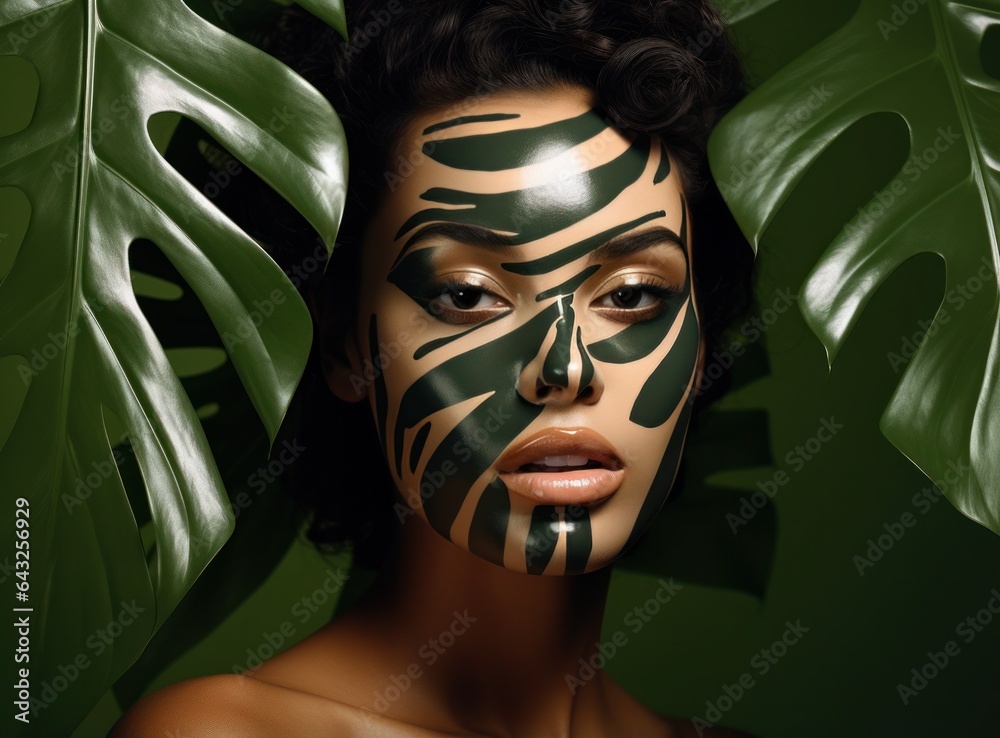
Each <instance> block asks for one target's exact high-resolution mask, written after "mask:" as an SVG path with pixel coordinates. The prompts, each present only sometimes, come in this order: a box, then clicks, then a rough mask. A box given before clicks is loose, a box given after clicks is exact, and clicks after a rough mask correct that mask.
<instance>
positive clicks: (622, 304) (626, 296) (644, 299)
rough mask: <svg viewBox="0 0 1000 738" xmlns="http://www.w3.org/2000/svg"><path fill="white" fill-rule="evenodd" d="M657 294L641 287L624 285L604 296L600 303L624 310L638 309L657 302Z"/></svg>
mask: <svg viewBox="0 0 1000 738" xmlns="http://www.w3.org/2000/svg"><path fill="white" fill-rule="evenodd" d="M659 299H660V297H659V296H657V295H654V294H652V293H650V291H649V290H647V289H643V288H641V287H633V286H630V285H626V286H624V287H619V288H618V289H616V290H614V291H613V292H609V293H608V294H607V295H605V296H604V299H603V300H602V305H604V306H606V307H615V308H620V309H625V310H638V309H640V308H646V307H650V306H652V305H655V304H657V301H658V300H659Z"/></svg>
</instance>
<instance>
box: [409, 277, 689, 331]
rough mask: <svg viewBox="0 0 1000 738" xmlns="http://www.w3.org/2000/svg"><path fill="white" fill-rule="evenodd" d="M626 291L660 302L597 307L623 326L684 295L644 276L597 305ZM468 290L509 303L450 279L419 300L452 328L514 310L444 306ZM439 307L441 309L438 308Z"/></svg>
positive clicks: (429, 289)
mask: <svg viewBox="0 0 1000 738" xmlns="http://www.w3.org/2000/svg"><path fill="white" fill-rule="evenodd" d="M624 289H634V290H639V291H640V292H643V293H646V294H649V295H651V296H652V297H654V298H655V299H656V303H654V304H653V305H649V306H646V307H643V308H620V307H610V306H599V307H598V308H597V309H598V310H599V311H600V312H601V313H602V314H603V315H604V316H605V317H607V318H608V319H610V320H615V321H617V322H620V323H639V322H642V321H646V320H652V319H653V318H657V317H659V316H660V315H662V314H663V313H664V312H665V311H666V309H667V307H668V305H669V304H670V303H671V302H672V301H674V300H676V299H677V298H679V297H680V296H681V294H682V293H681V290H680V289H678V288H677V287H673V286H667V285H665V284H663V283H662V282H661V281H659V280H656V279H655V278H653V277H647V276H641V277H640V278H639V279H637V280H636V281H634V282H630V283H626V284H620V285H618V286H616V287H614V288H613V289H611V290H608V291H607V292H605V293H603V294H602V295H600V296H599V297H598V298H597V300H595V302H597V301H599V300H603V299H605V298H608V297H610V296H611V295H613V294H614V293H615V292H618V291H619V290H624ZM464 291H474V292H478V293H479V294H480V295H484V296H488V297H493V298H495V299H497V300H501V301H503V302H506V300H504V298H502V297H500V296H499V295H497V294H496V293H494V292H491V291H490V290H489V289H487V288H486V286H485V285H482V284H477V283H475V282H468V281H461V280H458V279H446V280H441V281H439V282H434V283H431V284H429V285H427V287H426V289H425V290H423V292H422V293H421V294H420V295H417V299H418V301H419V302H420V304H421V305H422V306H423V307H424V309H425V310H426V311H427V312H429V313H430V314H431V315H433V316H434V317H435V318H437V319H438V320H440V321H442V322H444V323H448V324H450V325H468V324H474V323H481V322H483V321H484V320H487V319H488V318H491V317H494V316H495V315H499V314H501V313H503V312H504V311H505V310H506V309H507V308H509V307H510V305H509V304H508V305H507V307H506V308H498V307H494V306H491V307H488V308H469V309H461V308H456V307H450V306H448V305H441V303H440V302H439V300H440V299H441V298H443V297H445V296H446V295H456V294H458V293H460V292H464ZM435 305H438V306H439V307H437V308H435V307H434V306H435Z"/></svg>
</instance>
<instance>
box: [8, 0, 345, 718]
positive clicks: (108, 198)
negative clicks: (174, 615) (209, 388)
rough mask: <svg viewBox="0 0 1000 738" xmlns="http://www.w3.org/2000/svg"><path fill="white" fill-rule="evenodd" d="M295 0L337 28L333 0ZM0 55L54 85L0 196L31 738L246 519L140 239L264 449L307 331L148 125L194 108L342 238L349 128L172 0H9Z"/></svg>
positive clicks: (94, 679) (148, 625)
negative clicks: (213, 347)
mask: <svg viewBox="0 0 1000 738" xmlns="http://www.w3.org/2000/svg"><path fill="white" fill-rule="evenodd" d="M301 4H302V5H303V6H304V7H306V8H307V9H308V10H310V11H311V12H313V13H314V14H316V15H317V16H319V17H320V18H322V19H323V20H324V21H326V22H327V23H329V24H331V25H334V26H335V27H336V28H337V29H338V30H339V31H340V32H341V34H343V33H344V19H343V7H342V3H341V2H340V1H339V0H308V1H306V0H303V2H302V3H301ZM0 55H14V56H17V57H19V58H20V59H22V60H23V61H25V62H27V63H28V64H30V65H31V66H32V67H33V69H34V72H35V74H36V75H37V78H38V81H39V88H40V91H39V94H38V98H37V104H36V109H35V111H34V113H33V115H32V118H31V122H30V124H29V125H28V126H27V127H26V128H24V129H23V130H21V131H20V132H17V133H13V134H12V135H10V136H7V137H6V138H4V139H0V188H6V189H5V190H3V191H5V192H8V193H9V192H12V191H13V192H17V193H18V194H17V197H18V198H21V199H22V200H23V201H25V202H26V203H27V205H28V206H30V209H31V217H30V223H29V225H28V228H27V231H26V233H25V235H24V238H23V240H22V242H21V244H20V247H19V250H18V252H17V254H16V257H15V258H14V260H13V264H12V266H11V267H10V270H9V272H8V274H7V276H6V277H5V279H4V281H3V282H2V283H0V361H4V362H5V363H4V367H5V368H6V369H8V370H9V369H10V368H11V367H15V366H16V374H15V379H14V381H13V382H9V381H8V382H7V383H6V385H5V393H8V394H10V395H17V400H18V401H20V402H21V408H20V413H19V415H18V416H17V420H16V423H15V425H14V427H13V429H12V430H11V432H10V434H9V437H8V438H7V440H6V443H5V444H4V446H3V448H2V450H0V476H2V478H3V480H4V487H5V489H6V490H9V492H8V494H7V499H6V502H5V505H4V509H3V511H2V513H0V517H2V521H0V524H2V525H3V526H4V528H3V529H4V530H5V531H14V530H15V509H16V508H15V503H14V498H21V499H23V500H24V502H20V501H19V503H18V504H19V505H21V506H22V509H25V510H27V511H28V512H27V517H26V519H27V521H28V525H27V527H21V528H18V529H17V530H19V531H26V533H24V534H23V535H22V534H21V533H19V536H21V537H20V538H18V539H17V540H19V541H27V542H28V543H27V550H28V551H29V552H30V559H29V561H30V568H29V570H28V571H27V572H26V573H25V574H24V576H22V577H19V579H18V582H17V583H18V586H19V587H20V590H19V591H18V596H19V600H20V601H19V602H17V605H18V606H20V607H23V608H25V612H23V613H19V614H18V617H22V616H23V617H24V618H26V619H27V621H28V623H29V625H28V626H27V627H28V630H29V631H30V638H29V640H30V653H29V656H30V659H29V660H26V661H25V662H24V663H23V666H24V668H27V669H28V671H29V674H28V677H26V678H27V680H28V682H29V683H30V694H31V704H30V707H29V709H28V715H27V716H26V717H27V718H29V719H30V720H31V726H32V729H33V731H35V732H38V734H47V735H57V734H59V735H61V734H65V733H67V732H68V730H69V729H70V728H72V726H73V725H75V724H76V723H77V722H79V720H80V718H82V716H83V715H85V714H86V712H87V710H88V709H89V708H90V707H91V705H92V704H93V703H94V702H95V701H96V700H97V699H98V698H99V697H100V696H101V695H102V694H103V693H104V691H105V690H106V689H107V687H108V685H109V684H110V683H111V682H113V681H114V680H115V679H116V678H117V677H118V676H119V675H121V674H122V673H123V672H124V670H125V669H126V668H128V666H129V665H130V664H131V663H132V661H133V660H134V659H135V658H136V656H137V655H138V653H139V652H140V651H141V650H142V648H143V647H144V645H145V644H146V642H147V641H148V640H149V638H150V637H151V635H152V634H153V633H154V632H155V631H156V629H157V628H158V627H159V626H160V625H161V624H162V623H163V622H164V620H165V619H166V617H167V616H168V615H169V614H170V612H171V611H172V610H173V609H174V607H175V606H176V605H177V603H178V601H179V600H180V598H181V597H182V595H183V594H184V592H185V591H187V589H188V588H189V587H190V586H191V584H192V582H193V581H194V580H195V578H196V577H197V576H198V575H199V574H200V572H201V571H202V570H203V569H204V568H205V566H206V565H207V564H208V563H209V561H210V560H211V559H212V557H213V556H214V555H215V553H216V552H217V551H218V550H219V548H220V547H221V546H222V544H223V543H224V542H225V540H226V538H227V537H228V536H229V533H230V531H231V530H232V527H233V514H232V511H231V509H230V505H229V503H228V500H227V497H226V493H225V490H224V489H223V483H222V479H221V477H220V474H219V472H218V470H217V467H216V464H215V462H214V461H213V457H212V453H211V450H210V447H209V444H208V441H207V440H206V435H205V432H204V431H203V429H202V425H201V423H200V421H199V416H198V413H197V411H196V408H195V406H194V404H193V403H192V400H191V399H189V397H188V394H187V393H186V392H185V390H184V387H183V386H182V384H181V383H180V380H179V379H178V377H177V374H176V373H175V371H174V369H173V368H172V365H171V361H170V358H171V357H168V355H167V353H166V352H165V350H164V348H163V346H162V345H161V342H160V341H159V340H158V338H157V336H156V334H155V333H154V332H153V330H152V329H151V328H150V325H149V323H148V322H147V321H146V319H145V318H144V316H143V313H142V312H141V310H140V307H139V304H138V302H137V299H136V296H135V293H134V291H133V287H132V276H131V275H130V246H131V245H132V244H133V243H134V242H136V241H137V240H139V239H143V240H145V241H148V242H151V243H153V244H155V245H156V247H157V248H158V249H159V250H160V251H162V253H163V254H164V256H165V257H166V258H167V259H168V260H169V261H170V262H171V264H172V265H173V267H174V268H175V269H176V271H177V272H178V273H179V274H180V275H181V276H182V277H183V279H184V281H185V282H186V284H187V285H188V286H189V288H190V289H191V290H193V292H194V293H195V294H196V295H197V298H198V299H199V300H200V301H201V303H202V305H203V307H204V310H205V313H206V314H207V315H208V317H209V318H210V320H211V323H212V324H213V325H214V328H215V331H216V332H217V333H218V334H219V335H220V336H221V337H222V338H223V344H224V346H225V350H226V352H227V354H228V361H229V362H231V365H232V369H233V370H234V376H237V377H238V378H239V380H240V382H241V383H242V385H243V387H244V388H245V390H246V393H247V395H248V397H249V401H250V402H251V403H252V405H253V407H254V408H255V411H256V413H257V415H258V416H259V418H260V421H261V422H262V424H263V426H264V428H265V429H266V431H267V434H268V436H269V437H270V438H271V439H272V441H273V439H274V437H275V435H276V433H277V430H278V427H279V425H280V423H281V421H282V418H283V416H284V414H285V411H286V408H287V405H288V401H289V398H290V397H291V394H292V392H293V390H294V388H295V386H296V383H297V382H298V379H299V376H300V374H301V370H302V367H303V365H304V363H305V358H306V355H307V353H308V347H309V343H310V335H311V331H310V324H309V317H308V313H307V311H306V309H305V307H304V305H303V304H302V303H301V300H299V299H298V296H297V294H296V292H295V289H294V287H293V285H292V284H291V283H290V281H289V280H288V278H287V277H286V276H285V275H284V274H283V273H282V271H281V270H280V269H279V268H278V267H277V266H276V265H275V264H274V262H273V261H272V260H271V259H270V257H269V256H268V255H267V254H266V253H265V252H264V251H263V250H262V249H261V248H260V247H259V246H258V245H257V243H255V242H254V241H253V240H252V239H250V238H249V237H247V236H246V235H245V234H244V233H243V232H242V231H241V230H240V229H239V228H238V227H236V226H235V225H234V224H233V222H232V221H231V220H229V219H228V218H227V217H225V216H224V215H222V213H221V212H220V211H219V210H218V209H217V208H215V207H214V206H213V205H212V203H211V202H210V201H209V200H208V199H207V198H206V197H204V196H203V195H202V194H200V193H199V192H198V191H197V189H195V188H194V187H193V186H191V185H190V184H189V183H188V182H187V181H185V180H184V178H183V177H181V176H180V175H179V174H178V173H177V172H176V171H175V170H173V169H172V168H171V167H170V166H169V165H168V164H167V163H166V162H165V161H164V160H163V159H162V158H161V157H160V155H159V154H158V153H157V151H156V150H155V149H154V147H153V145H152V143H151V141H150V138H149V134H148V133H147V121H149V119H150V117H151V116H153V115H155V114H157V113H161V112H175V113H179V114H181V115H183V116H187V117H188V118H191V119H192V120H195V121H197V122H198V123H199V124H200V125H201V126H203V127H204V128H205V129H206V130H208V131H210V132H211V133H212V134H213V135H214V136H215V137H216V138H217V139H218V140H219V141H220V142H222V143H223V144H224V145H225V146H226V147H227V148H228V149H229V150H230V151H231V152H233V153H234V155H235V156H237V157H239V159H240V160H241V161H242V162H244V163H245V164H246V165H247V166H248V167H250V168H251V169H252V170H253V171H254V172H256V173H257V174H258V175H259V176H260V177H261V178H262V179H264V180H265V181H266V182H267V183H268V184H269V185H270V186H271V187H273V188H274V189H275V190H276V191H277V192H279V193H280V194H281V195H282V196H283V197H284V198H285V199H287V200H288V201H289V202H290V203H291V204H292V205H294V206H295V207H296V208H297V209H298V210H299V211H300V212H302V214H303V215H304V216H305V217H306V219H307V220H308V221H309V222H310V223H311V224H312V225H313V227H315V229H316V230H317V231H318V233H319V234H320V236H321V238H322V239H323V241H324V242H325V243H326V244H327V245H328V246H330V245H332V243H333V240H334V238H335V234H336V229H337V226H338V223H339V219H340V215H341V211H342V207H343V197H344V180H345V174H346V172H345V162H346V158H345V148H344V140H343V132H342V129H341V127H340V124H339V121H338V120H337V118H336V115H335V114H334V112H333V111H332V109H331V108H330V107H329V105H328V104H327V103H326V101H325V100H324V99H323V98H322V97H321V96H320V95H319V94H318V93H317V92H316V91H315V90H314V89H313V88H312V87H310V86H309V85H307V84H306V83H304V82H303V81H302V80H301V79H300V78H298V77H297V76H296V75H294V74H293V73H291V72H290V71H289V70H288V69H287V68H285V67H284V66H283V65H281V64H279V63H277V62H276V61H274V60H272V59H270V58H269V57H268V56H267V55H265V54H263V53H262V52H260V51H258V50H256V49H254V48H253V47H252V46H250V45H248V44H246V43H244V42H242V41H240V40H238V39H236V38H234V37H232V36H230V35H228V34H226V33H224V32H222V31H220V30H218V29H217V28H215V27H214V26H212V25H211V24H209V23H207V22H206V21H204V20H203V19H201V18H199V17H198V16H197V15H195V14H194V13H193V12H192V11H191V10H189V9H188V7H187V6H185V5H184V4H183V3H182V2H181V0H160V1H159V2H155V3H154V2H142V3H136V2H133V1H131V0H70V1H69V2H67V1H66V0H7V1H6V2H4V3H3V4H2V5H0ZM12 359H13V362H14V364H11V360H12ZM7 376H8V377H9V376H10V372H9V371H8V374H7ZM199 409H203V408H199ZM111 428H123V429H124V434H125V436H126V439H127V444H126V445H127V446H128V447H130V449H131V452H132V453H134V455H135V460H136V463H137V466H138V468H139V471H140V473H141V478H142V481H143V484H144V486H145V488H146V492H147V495H146V496H147V500H146V502H147V504H148V514H149V520H150V523H149V525H148V526H147V528H146V530H145V531H144V532H145V533H146V534H147V535H146V538H147V540H146V542H145V544H144V542H143V537H141V536H140V531H139V528H138V526H137V524H136V517H139V518H140V519H141V518H142V517H143V515H142V514H139V513H138V512H137V514H136V515H134V514H133V511H132V510H131V509H130V506H129V504H128V500H127V496H126V493H125V489H124V487H123V484H122V481H121V478H120V476H119V472H118V468H117V464H116V462H119V461H121V458H120V454H117V453H113V452H112V447H113V446H115V445H116V444H117V443H118V441H119V440H120V439H119V438H117V437H113V438H112V437H109V434H110V435H111V436H114V435H116V433H115V432H111V431H110V430H109V429H111ZM19 515H20V517H21V518H22V519H24V517H25V516H24V513H23V512H22V513H19ZM19 525H21V526H24V523H23V522H22V523H20V524H19ZM4 541H5V543H4V550H3V551H2V555H4V556H6V557H7V560H8V561H10V562H14V561H15V560H16V559H17V558H18V556H17V554H18V553H21V554H22V556H21V558H22V559H23V552H24V550H25V544H20V549H19V550H17V551H15V546H14V537H13V536H8V535H6V534H5V535H4ZM146 548H148V549H149V556H148V559H147V551H146ZM22 595H23V599H22V597H21V596H22ZM15 637H16V636H15ZM5 639H6V640H7V641H8V645H9V646H10V648H9V649H8V652H9V653H14V651H15V648H16V647H17V644H16V643H10V642H9V641H10V639H11V635H10V632H8V634H7V635H6V636H5ZM12 678H13V677H12ZM18 712H21V710H20V709H19V710H18Z"/></svg>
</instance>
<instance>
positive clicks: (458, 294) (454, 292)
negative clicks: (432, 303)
mask: <svg viewBox="0 0 1000 738" xmlns="http://www.w3.org/2000/svg"><path fill="white" fill-rule="evenodd" d="M491 297H493V295H491V294H490V293H489V292H486V291H485V290H481V289H479V288H477V287H473V286H472V285H456V286H454V287H446V288H445V289H444V291H443V292H442V293H441V294H440V295H438V298H437V302H440V303H442V304H443V305H445V306H446V307H450V308H454V309H456V310H475V309H476V308H485V307H491V302H490V298H491ZM494 302H495V300H494Z"/></svg>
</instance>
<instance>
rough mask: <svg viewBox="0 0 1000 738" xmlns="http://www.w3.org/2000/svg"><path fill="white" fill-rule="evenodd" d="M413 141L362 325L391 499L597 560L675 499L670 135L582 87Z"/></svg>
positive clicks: (681, 420)
mask: <svg viewBox="0 0 1000 738" xmlns="http://www.w3.org/2000/svg"><path fill="white" fill-rule="evenodd" d="M405 144H406V146H404V151H412V152H414V153H415V155H413V156H410V157H409V160H410V161H412V162H414V168H413V171H412V173H411V174H410V176H408V177H406V178H404V179H402V181H396V182H395V188H394V190H393V191H392V192H391V193H390V194H388V195H387V197H386V199H385V201H384V202H383V203H382V205H381V207H380V210H379V212H378V213H377V215H376V217H375V219H374V222H373V225H372V227H371V228H370V229H369V232H368V234H367V236H366V244H365V249H366V250H365V261H364V264H363V270H362V290H361V294H362V298H361V305H360V306H359V308H360V309H359V324H358V326H357V335H358V346H357V348H358V351H359V353H360V355H361V356H363V357H365V358H367V359H368V360H369V361H373V362H374V365H375V366H381V371H380V372H378V373H377V375H376V377H375V380H374V382H373V386H372V391H371V392H370V393H369V397H370V401H371V404H372V409H373V412H374V413H375V418H376V424H377V426H378V429H379V434H380V438H381V442H382V446H383V449H384V451H385V455H386V458H387V461H388V464H389V467H390V470H391V473H392V475H393V478H394V480H395V482H396V486H397V488H398V490H399V492H400V494H401V495H402V497H403V500H404V502H403V503H401V504H400V505H399V506H397V510H398V511H399V510H402V513H401V514H400V518H401V520H403V521H404V522H405V521H407V520H410V519H411V515H410V513H411V511H412V512H413V513H415V515H414V516H413V517H416V516H419V517H420V518H422V519H423V520H425V521H426V522H427V523H429V524H430V525H431V526H432V527H433V528H434V530H436V531H437V532H438V533H440V534H441V535H442V536H444V537H446V538H448V539H449V540H451V541H453V542H454V543H455V544H457V545H458V546H460V547H462V548H465V549H466V550H468V551H470V552H472V553H473V554H475V555H477V556H480V557H482V558H485V559H487V560H489V561H492V562H493V563H496V564H498V565H500V566H504V567H507V568H509V569H513V570H517V571H523V572H529V573H534V574H573V573H581V572H586V571H592V570H594V569H597V568H599V567H602V566H605V565H606V564H608V563H610V562H611V561H613V560H614V559H615V558H616V557H617V556H618V555H619V554H620V553H621V552H622V551H623V550H624V549H625V548H626V547H628V546H629V545H631V544H632V543H633V542H634V541H635V539H636V538H637V537H638V536H639V535H640V534H641V533H642V532H643V530H645V528H646V527H647V526H648V525H649V523H650V521H651V520H652V518H653V516H654V515H655V514H656V512H657V511H658V510H659V508H660V507H661V505H662V504H663V502H664V500H665V499H666V496H667V493H668V491H669V489H670V486H671V485H672V483H673V479H674V475H675V473H676V470H677V464H678V461H679V459H680V454H681V449H682V446H683V443H684V435H685V432H686V430H687V424H688V413H689V409H690V406H689V403H687V402H685V400H686V399H687V397H688V395H689V393H690V392H691V389H692V386H693V380H694V376H695V370H696V364H697V359H698V354H699V349H700V333H699V325H698V317H697V312H696V307H695V302H694V297H693V294H692V291H691V270H690V255H689V249H688V245H687V244H688V235H689V234H688V231H689V228H688V221H687V218H688V216H687V209H686V206H685V203H684V197H683V192H682V190H681V186H680V183H679V179H678V177H677V175H676V174H672V173H671V170H670V161H669V157H668V155H667V151H666V148H665V147H664V146H663V145H662V144H661V143H660V142H659V140H658V139H656V138H651V137H649V136H645V135H624V134H622V133H621V132H619V131H616V130H615V129H613V128H611V127H609V126H608V125H606V124H605V122H604V120H603V119H602V117H601V115H600V114H599V113H598V112H597V111H595V110H593V109H592V107H591V105H590V101H589V98H588V96H587V94H586V93H584V92H582V91H559V92H553V93H546V94H544V95H542V94H526V95H513V94H510V95H495V96H491V97H490V98H488V99H484V100H481V101H479V102H477V103H475V104H474V105H470V106H466V107H465V108H464V109H463V110H462V112H461V113H460V114H449V113H447V112H444V113H439V114H435V115H430V116H425V117H422V118H421V119H420V120H418V121H416V122H415V126H414V128H413V129H412V130H411V131H410V133H409V134H408V136H407V138H406V141H405ZM409 524H418V523H409Z"/></svg>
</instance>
